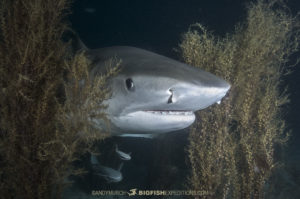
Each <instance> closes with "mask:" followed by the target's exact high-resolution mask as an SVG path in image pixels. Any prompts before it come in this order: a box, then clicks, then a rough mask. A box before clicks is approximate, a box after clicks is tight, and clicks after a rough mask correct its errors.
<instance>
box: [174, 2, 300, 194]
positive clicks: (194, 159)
mask: <svg viewBox="0 0 300 199" xmlns="http://www.w3.org/2000/svg"><path fill="white" fill-rule="evenodd" d="M287 10H288V9H286V7H284V5H282V4H280V3H279V2H278V1H271V2H269V3H266V2H265V1H262V0H258V1H257V2H256V3H251V4H250V5H249V6H248V15H247V19H246V22H245V23H244V24H240V25H239V26H238V27H237V28H236V30H235V32H234V33H233V34H232V35H227V36H226V37H225V38H217V37H215V36H213V35H212V34H211V33H209V32H208V31H207V30H206V29H205V28H204V27H203V26H202V25H200V24H196V25H194V26H192V27H191V29H190V30H189V31H188V32H187V33H186V34H185V35H184V38H183V41H182V43H181V45H180V47H181V50H182V55H183V58H184V60H185V61H186V62H187V63H189V64H191V65H194V66H198V67H201V68H203V69H204V70H207V71H210V72H212V73H214V74H216V75H218V76H220V77H223V78H224V79H225V80H227V81H228V82H230V83H231V85H232V88H231V91H230V93H229V95H228V96H227V97H226V98H225V99H224V100H223V102H222V104H221V106H220V105H215V106H213V107H211V108H209V109H206V110H204V111H200V112H199V113H198V118H199V120H198V121H197V122H196V125H194V127H193V128H192V130H191V133H190V136H189V141H190V144H189V146H188V149H187V150H188V154H189V161H190V166H191V174H190V176H189V178H188V182H189V186H190V188H192V189H197V190H205V191H208V192H209V193H211V194H212V195H210V196H207V198H264V197H265V195H264V193H265V191H264V190H265V188H264V185H265V184H266V181H267V180H268V177H269V176H270V174H271V172H272V170H273V169H274V168H275V167H276V162H275V160H274V150H275V145H276V144H279V145H283V143H285V141H286V140H287V138H288V133H287V132H288V131H287V129H286V127H285V122H284V120H283V117H282V114H283V108H284V105H285V104H286V103H287V102H288V94H287V93H286V92H285V91H286V90H284V91H282V89H280V88H281V87H280V86H281V78H282V76H283V74H284V73H286V72H287V71H288V67H287V66H288V61H289V60H288V57H289V56H290V55H291V54H293V53H295V52H296V51H297V49H298V43H299V26H298V25H299V24H297V21H296V19H295V18H293V17H291V16H290V15H289V14H288V12H287ZM193 27H196V28H198V29H199V30H200V32H199V31H196V30H193V29H192V28H193ZM205 198H206V197H205Z"/></svg>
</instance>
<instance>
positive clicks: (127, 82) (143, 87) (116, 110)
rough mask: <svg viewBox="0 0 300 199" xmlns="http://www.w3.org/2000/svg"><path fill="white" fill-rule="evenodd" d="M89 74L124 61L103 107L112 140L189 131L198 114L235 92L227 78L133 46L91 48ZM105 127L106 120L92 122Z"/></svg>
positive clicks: (97, 72) (112, 82)
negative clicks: (104, 121) (186, 129)
mask: <svg viewBox="0 0 300 199" xmlns="http://www.w3.org/2000/svg"><path fill="white" fill-rule="evenodd" d="M81 46H83V47H82V48H81V49H83V50H84V51H85V53H86V55H87V57H88V58H89V59H90V60H91V61H92V67H91V70H90V75H91V76H92V77H96V76H97V75H100V74H103V73H104V72H105V70H106V67H107V66H106V65H107V61H108V60H110V59H112V58H117V59H120V60H121V70H120V72H119V73H118V74H117V75H116V76H114V77H112V78H111V79H109V80H108V87H109V88H110V90H111V97H110V98H109V99H107V100H105V101H104V102H103V103H104V104H106V105H107V106H108V107H107V109H106V110H105V112H106V114H107V117H108V119H109V120H110V123H111V124H110V129H109V130H110V132H111V134H112V135H113V136H129V137H145V138H152V137H154V136H156V135H160V134H162V133H167V132H172V131H177V130H181V129H185V128H187V127H189V126H190V125H191V124H192V123H193V122H194V121H195V112H196V111H198V110H201V109H204V108H206V107H208V106H210V105H212V104H215V103H219V102H220V101H221V99H222V98H223V97H224V96H225V95H226V93H227V92H228V90H229V89H230V85H229V84H228V83H227V82H226V81H225V80H223V79H221V78H219V77H217V76H215V75H213V74H211V73H209V72H206V71H203V70H201V69H199V68H196V67H193V66H190V65H187V64H184V63H181V62H179V61H176V60H173V59H171V58H168V57H165V56H162V55H159V54H156V53H153V52H150V51H147V50H143V49H140V48H136V47H130V46H113V47H106V48H100V49H88V48H87V47H86V46H85V45H84V44H83V43H81ZM91 121H92V122H93V123H94V126H95V127H97V128H100V129H103V126H104V124H103V122H102V121H100V120H97V119H95V118H91Z"/></svg>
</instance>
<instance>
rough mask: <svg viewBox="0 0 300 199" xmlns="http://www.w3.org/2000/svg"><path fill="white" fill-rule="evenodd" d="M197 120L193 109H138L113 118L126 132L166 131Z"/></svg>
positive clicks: (182, 126) (183, 126)
mask: <svg viewBox="0 0 300 199" xmlns="http://www.w3.org/2000/svg"><path fill="white" fill-rule="evenodd" d="M194 121H195V114H194V112H193V111H178V110H149V111H136V112H131V113H128V114H126V115H124V116H120V117H115V118H113V123H114V124H116V127H117V128H118V129H122V130H123V131H124V133H130V134H136V133H138V134H147V133H148V134H151V133H153V132H155V133H166V132H170V131H176V130H180V129H184V128H187V127H188V126H190V125H191V124H192V123H193V122H194Z"/></svg>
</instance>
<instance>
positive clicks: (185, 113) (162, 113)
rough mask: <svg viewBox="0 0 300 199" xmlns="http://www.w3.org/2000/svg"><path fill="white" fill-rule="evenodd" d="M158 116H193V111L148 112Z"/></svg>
mask: <svg viewBox="0 0 300 199" xmlns="http://www.w3.org/2000/svg"><path fill="white" fill-rule="evenodd" d="M146 112H148V113H153V114H157V115H193V112H192V111H146Z"/></svg>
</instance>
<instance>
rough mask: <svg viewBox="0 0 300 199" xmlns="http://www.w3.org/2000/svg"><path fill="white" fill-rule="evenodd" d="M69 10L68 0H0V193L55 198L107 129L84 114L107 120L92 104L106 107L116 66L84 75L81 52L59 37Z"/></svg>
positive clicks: (65, 25)
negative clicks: (78, 160)
mask: <svg viewBox="0 0 300 199" xmlns="http://www.w3.org/2000/svg"><path fill="white" fill-rule="evenodd" d="M68 9H69V1H68V0H40V1H37V0H15V1H10V0H3V1H1V4H0V21H1V24H0V27H1V29H0V30H1V32H0V77H1V79H0V111H1V112H0V167H1V170H0V193H1V198H30V199H32V198H51V197H52V198H59V197H60V193H61V191H62V188H63V186H62V185H63V181H64V179H66V177H67V176H69V175H71V174H80V173H81V171H80V170H75V169H72V167H71V163H72V162H73V161H74V160H75V159H76V158H78V157H79V156H80V155H81V154H83V153H84V152H85V151H87V150H90V148H91V147H90V146H91V143H92V141H94V140H95V139H103V138H105V137H106V136H107V134H105V133H103V132H99V131H95V129H93V128H92V127H91V125H90V123H89V122H90V121H88V120H87V119H86V118H90V117H97V118H99V119H103V120H105V114H101V113H97V114H95V113H93V111H91V110H97V109H98V108H102V109H105V107H99V104H101V102H102V101H103V100H104V99H106V98H107V97H108V96H109V92H108V90H107V89H106V87H105V82H106V79H107V78H108V77H109V76H110V75H112V74H114V73H115V72H116V69H115V68H114V69H113V68H111V70H109V71H108V73H107V74H106V75H102V76H99V77H97V78H95V79H93V80H91V79H90V78H89V73H88V67H89V61H88V60H87V59H86V57H85V56H84V53H79V54H76V55H75V56H73V55H71V53H70V52H69V50H68V44H66V43H63V42H62V36H63V33H64V32H65V31H67V30H68V26H67V24H66V22H64V18H65V15H66V13H68ZM111 63H114V62H111ZM82 82H84V84H82ZM96 88H97V89H96ZM70 96H72V98H71V97H70ZM87 102H88V103H87ZM86 104H88V105H86ZM70 118H72V120H70ZM81 134H84V136H78V135H81ZM83 138H84V139H83Z"/></svg>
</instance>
